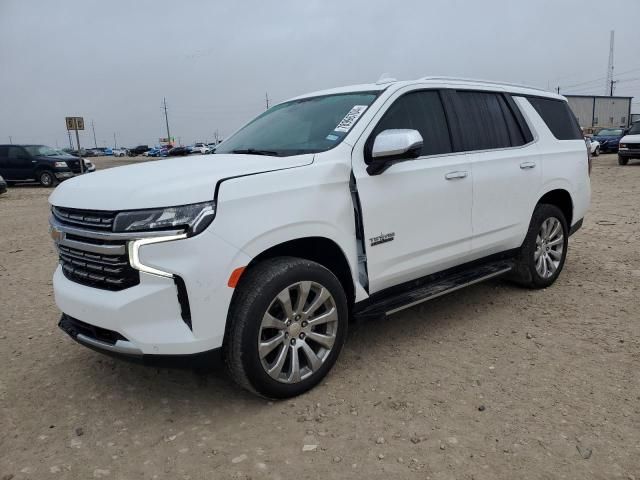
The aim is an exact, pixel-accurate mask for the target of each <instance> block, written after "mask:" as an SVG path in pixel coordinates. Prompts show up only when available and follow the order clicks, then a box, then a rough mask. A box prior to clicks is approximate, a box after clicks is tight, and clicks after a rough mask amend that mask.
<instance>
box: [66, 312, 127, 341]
mask: <svg viewBox="0 0 640 480" xmlns="http://www.w3.org/2000/svg"><path fill="white" fill-rule="evenodd" d="M58 326H59V327H60V328H61V329H62V330H64V331H65V332H67V334H69V335H71V336H72V337H73V338H76V337H77V336H78V334H82V335H84V336H85V337H89V338H92V339H94V340H99V341H101V342H104V343H108V344H110V345H115V343H116V342H117V341H118V340H125V341H126V340H127V339H126V338H125V337H123V336H122V335H120V334H119V333H118V332H114V331H113V330H107V329H106V328H100V327H96V326H94V325H89V324H88V323H85V322H82V321H80V320H78V319H77V318H73V317H70V316H69V315H67V314H65V313H63V314H62V318H60V322H59V323H58Z"/></svg>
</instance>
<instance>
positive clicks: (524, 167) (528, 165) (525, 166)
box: [520, 162, 536, 170]
mask: <svg viewBox="0 0 640 480" xmlns="http://www.w3.org/2000/svg"><path fill="white" fill-rule="evenodd" d="M520 168H521V169H522V170H528V169H530V168H536V162H522V163H521V164H520Z"/></svg>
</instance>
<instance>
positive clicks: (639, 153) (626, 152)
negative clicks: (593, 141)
mask: <svg viewBox="0 0 640 480" xmlns="http://www.w3.org/2000/svg"><path fill="white" fill-rule="evenodd" d="M618 155H619V156H621V157H622V158H640V148H620V149H618Z"/></svg>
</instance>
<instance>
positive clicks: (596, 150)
mask: <svg viewBox="0 0 640 480" xmlns="http://www.w3.org/2000/svg"><path fill="white" fill-rule="evenodd" d="M586 138H587V145H588V146H589V150H590V151H591V155H593V156H594V157H597V156H598V155H600V142H599V141H597V140H594V139H593V138H589V137H586Z"/></svg>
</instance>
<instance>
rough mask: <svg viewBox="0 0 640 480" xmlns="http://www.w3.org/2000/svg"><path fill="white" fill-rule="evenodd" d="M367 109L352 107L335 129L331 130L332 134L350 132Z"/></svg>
mask: <svg viewBox="0 0 640 480" xmlns="http://www.w3.org/2000/svg"><path fill="white" fill-rule="evenodd" d="M366 109H367V106H366V105H354V106H353V108H352V109H351V110H349V112H348V113H347V114H346V115H345V116H344V118H343V119H342V120H340V123H339V124H338V126H337V127H336V128H334V129H333V131H334V132H345V133H346V132H348V131H349V130H351V127H353V125H354V124H355V123H356V122H357V121H358V119H359V118H360V116H361V115H362V114H363V113H364V111H365V110H366Z"/></svg>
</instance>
